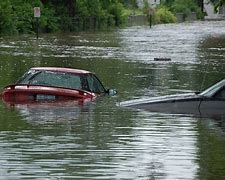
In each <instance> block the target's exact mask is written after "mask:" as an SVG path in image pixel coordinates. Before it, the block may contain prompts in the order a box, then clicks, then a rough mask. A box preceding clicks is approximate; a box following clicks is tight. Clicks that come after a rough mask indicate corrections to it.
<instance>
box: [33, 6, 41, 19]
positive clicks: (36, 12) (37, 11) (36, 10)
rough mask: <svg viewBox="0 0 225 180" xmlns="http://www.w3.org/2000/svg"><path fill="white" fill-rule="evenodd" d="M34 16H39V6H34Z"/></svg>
mask: <svg viewBox="0 0 225 180" xmlns="http://www.w3.org/2000/svg"><path fill="white" fill-rule="evenodd" d="M34 17H35V18H39V17H41V9H40V7H34Z"/></svg>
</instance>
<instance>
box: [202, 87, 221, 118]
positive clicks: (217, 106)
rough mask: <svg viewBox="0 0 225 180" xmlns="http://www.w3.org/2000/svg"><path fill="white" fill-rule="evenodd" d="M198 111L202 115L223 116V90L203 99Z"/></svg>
mask: <svg viewBox="0 0 225 180" xmlns="http://www.w3.org/2000/svg"><path fill="white" fill-rule="evenodd" d="M199 109H200V112H201V114H202V115H210V116H214V115H225V88H222V89H221V90H219V91H218V92H217V93H215V95H213V96H212V97H206V98H203V100H202V102H201V104H200V108H199Z"/></svg>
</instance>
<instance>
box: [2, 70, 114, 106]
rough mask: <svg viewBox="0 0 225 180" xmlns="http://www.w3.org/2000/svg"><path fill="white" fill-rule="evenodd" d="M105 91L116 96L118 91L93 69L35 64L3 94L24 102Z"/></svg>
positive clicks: (93, 95) (85, 96)
mask: <svg viewBox="0 0 225 180" xmlns="http://www.w3.org/2000/svg"><path fill="white" fill-rule="evenodd" d="M103 94H110V95H115V94H116V91H115V90H111V89H108V90H106V89H105V88H104V86H103V84H102V83H101V81H100V80H99V79H98V78H97V76H95V75H94V74H93V73H91V72H89V71H85V70H79V69H70V68H59V67H35V68H31V69H30V70H29V71H28V72H26V73H25V74H24V75H23V76H22V77H21V78H20V79H19V80H18V81H17V82H16V83H15V84H11V85H8V86H6V87H5V88H4V90H3V91H2V93H1V96H2V99H3V100H4V101H5V102H14V103H22V102H28V101H40V100H67V99H76V100H86V99H89V100H90V99H93V98H96V97H97V96H99V95H103Z"/></svg>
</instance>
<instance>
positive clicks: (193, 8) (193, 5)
mask: <svg viewBox="0 0 225 180" xmlns="http://www.w3.org/2000/svg"><path fill="white" fill-rule="evenodd" d="M171 8H172V11H173V12H174V13H183V14H184V18H186V17H187V16H189V15H190V14H191V13H192V12H196V13H197V17H198V18H201V17H202V12H201V9H200V7H198V5H197V2H196V1H193V0H175V1H174V3H173V5H172V6H171Z"/></svg>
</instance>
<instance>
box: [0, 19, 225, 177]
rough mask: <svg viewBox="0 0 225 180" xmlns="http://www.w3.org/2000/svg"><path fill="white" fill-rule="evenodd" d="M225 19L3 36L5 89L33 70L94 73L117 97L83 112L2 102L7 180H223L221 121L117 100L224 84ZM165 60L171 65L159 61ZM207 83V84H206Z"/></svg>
mask: <svg viewBox="0 0 225 180" xmlns="http://www.w3.org/2000/svg"><path fill="white" fill-rule="evenodd" d="M224 25H225V22H222V21H221V22H195V23H185V24H177V25H173V24H170V25H158V26H154V27H153V28H152V29H149V28H148V27H131V28H127V29H123V30H117V31H114V32H89V33H78V34H66V35H65V34H55V35H41V38H40V40H39V41H36V40H35V37H31V36H19V37H13V38H1V39H0V70H1V71H0V78H1V81H0V87H4V86H5V85H7V84H9V83H12V82H15V80H16V79H17V78H18V77H20V76H21V75H22V74H23V73H24V72H25V71H27V69H29V68H30V67H33V66H63V67H72V68H81V69H87V70H90V71H92V72H95V73H96V74H97V75H98V77H100V79H101V80H102V82H103V83H104V85H105V86H106V87H110V88H116V89H117V90H118V91H119V95H118V96H116V97H105V98H102V99H99V100H96V101H92V102H89V103H86V104H84V105H77V104H76V102H64V103H60V104H54V103H53V104H42V103H41V104H26V105H15V106H14V107H7V106H6V105H5V104H4V103H0V113H1V116H0V124H1V125H0V142H1V143H0V175H1V177H2V178H3V179H18V178H19V179H57V178H62V179H66V178H68V179H222V178H223V177H224V176H225V169H224V167H225V159H224V158H223V154H224V142H225V139H224V122H225V121H224V117H223V116H220V117H214V118H201V119H200V118H197V117H191V116H182V115H173V114H161V113H150V112H145V111H138V110H135V109H123V108H120V107H117V106H116V103H117V102H118V101H124V100H128V99H134V98H145V97H149V96H158V95H165V94H174V93H180V92H182V93H183V92H191V91H199V90H202V89H205V88H207V87H209V86H211V85H212V84H214V83H215V82H217V81H219V80H220V79H223V78H224V66H223V65H224V63H225V57H224V50H225V44H224V42H225V29H224V28H223V27H224ZM155 57H169V58H171V61H170V62H155V61H154V60H153V59H154V58H155ZM203 79H204V81H203Z"/></svg>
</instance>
